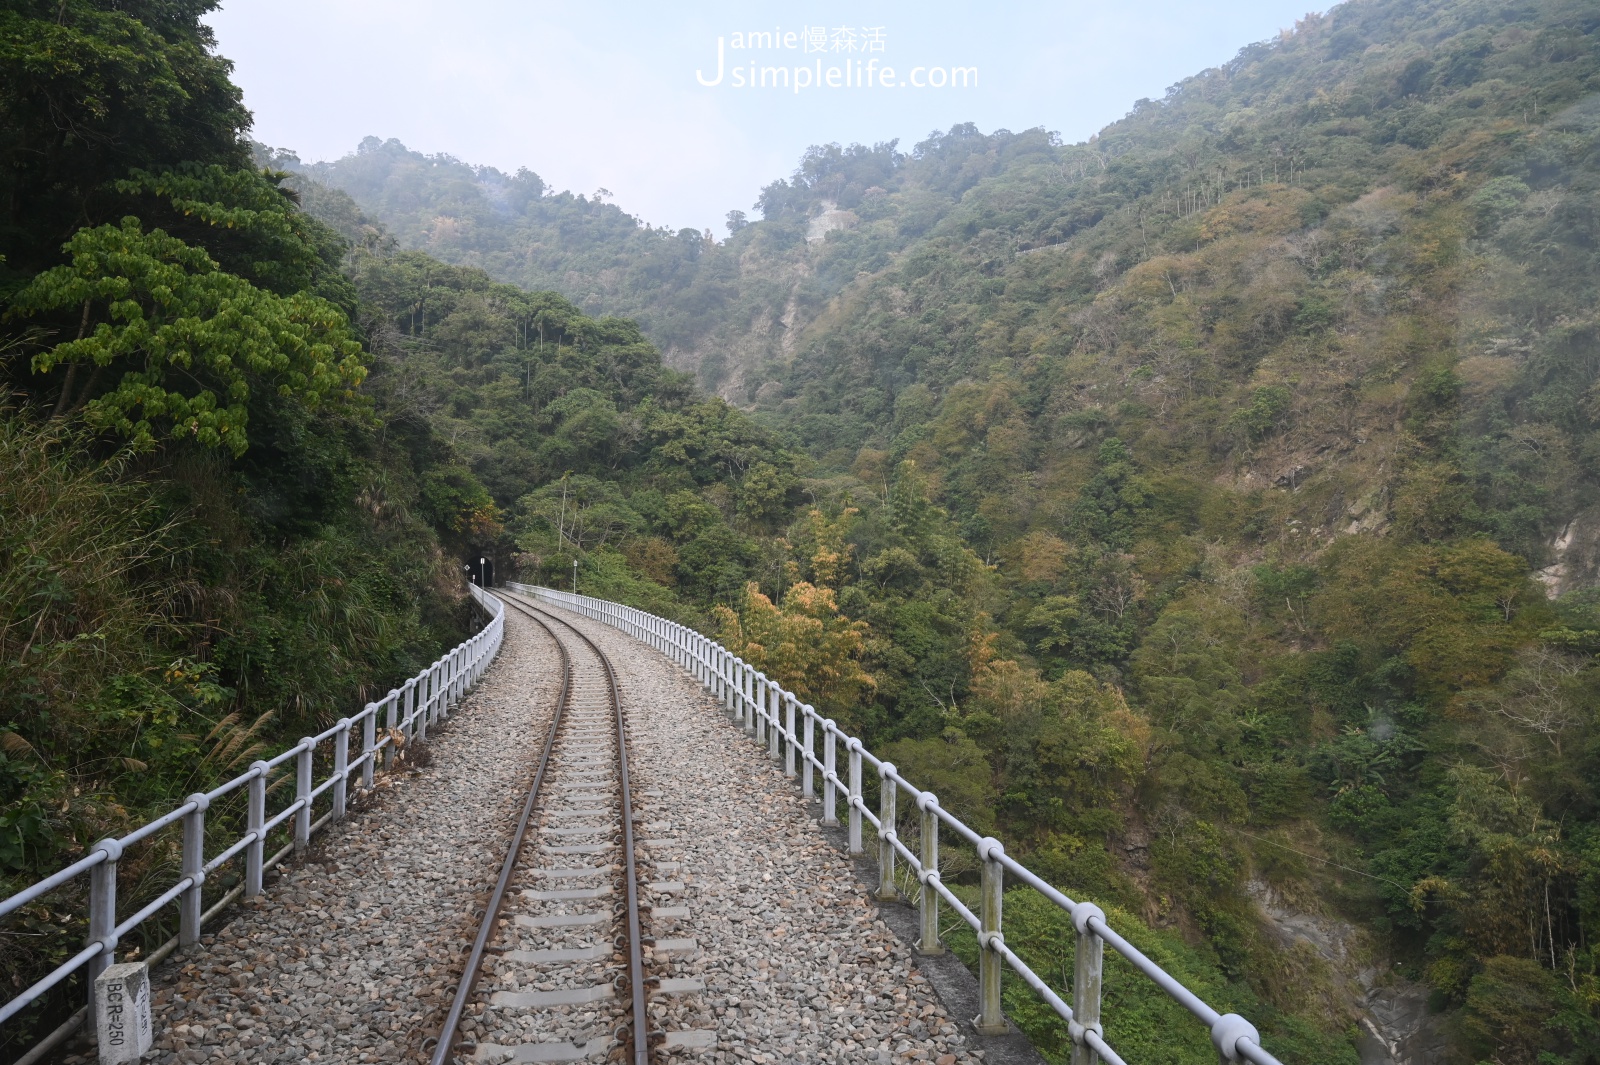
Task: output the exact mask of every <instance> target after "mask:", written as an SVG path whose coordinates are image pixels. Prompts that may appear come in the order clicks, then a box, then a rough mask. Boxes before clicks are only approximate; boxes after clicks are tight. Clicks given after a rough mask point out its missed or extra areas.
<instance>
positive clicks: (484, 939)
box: [431, 599, 572, 1065]
mask: <svg viewBox="0 0 1600 1065" xmlns="http://www.w3.org/2000/svg"><path fill="white" fill-rule="evenodd" d="M505 601H506V600H505V599H501V602H505ZM511 605H513V606H516V607H517V608H518V609H519V610H521V611H522V612H523V613H524V614H526V613H528V610H527V609H526V608H525V607H522V606H521V605H519V604H516V603H513V604H511ZM532 620H533V621H534V623H535V624H537V625H538V626H539V627H540V628H542V629H544V631H545V632H546V633H547V634H548V635H549V637H550V640H551V642H552V643H554V644H555V645H556V650H557V651H559V652H560V653H561V691H560V693H559V694H557V696H556V704H555V714H554V716H553V717H552V719H551V721H550V732H549V734H548V735H547V736H545V738H544V750H543V751H541V752H540V754H539V767H538V768H537V769H535V770H534V773H533V785H532V786H531V787H529V788H528V797H527V799H526V800H524V802H523V804H522V816H521V817H520V818H518V820H517V827H516V830H515V831H514V832H512V834H511V845H510V846H509V847H507V848H506V858H505V861H503V862H501V863H500V878H499V879H498V880H496V881H495V884H494V890H493V891H491V892H490V893H489V901H488V902H487V903H485V904H484V908H483V923H482V924H480V925H479V926H478V934H477V935H476V936H475V937H474V938H473V940H472V950H471V952H470V953H469V954H468V955H467V964H466V967H465V968H464V969H462V972H461V979H460V980H459V981H458V982H457V983H456V995H455V999H454V1001H452V1002H451V1003H450V1012H449V1013H447V1014H445V1018H444V1024H443V1026H441V1027H440V1029H439V1035H438V1036H437V1039H438V1042H437V1044H436V1045H435V1046H434V1048H433V1057H432V1059H431V1065H445V1063H446V1062H447V1061H449V1059H450V1055H451V1054H452V1053H453V1052H454V1050H455V1047H454V1040H455V1037H456V1029H457V1028H458V1027H460V1025H461V1018H462V1015H463V1014H464V1013H465V1012H466V1009H467V1002H468V1001H469V1000H471V998H472V992H473V990H474V989H476V988H477V986H478V976H479V970H480V969H482V968H483V956H484V954H485V953H487V951H488V947H489V940H490V938H491V937H493V935H494V932H495V928H496V926H497V925H498V923H499V920H500V910H501V907H503V906H504V905H505V899H506V888H508V887H510V886H511V876H512V874H513V873H514V872H516V868H517V861H518V859H519V858H520V857H521V856H522V844H523V840H524V839H525V837H526V836H527V834H528V823H529V822H530V821H531V820H533V811H534V808H535V807H536V806H537V805H538V802H539V789H540V787H541V786H542V785H543V784H544V771H545V769H546V768H547V767H548V766H549V765H550V752H551V751H552V750H553V749H554V748H555V744H556V736H557V734H558V733H559V732H560V731H561V718H562V716H563V714H564V712H565V711H566V708H567V701H568V699H569V698H571V696H572V656H571V655H569V654H568V653H567V648H566V646H565V645H564V644H562V642H561V640H560V639H558V638H557V637H556V634H555V632H554V631H553V630H552V629H551V628H550V626H548V625H546V624H545V623H544V622H543V621H540V620H539V619H538V618H533V619H532Z"/></svg>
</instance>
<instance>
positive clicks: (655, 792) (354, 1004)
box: [68, 611, 984, 1065]
mask: <svg viewBox="0 0 1600 1065" xmlns="http://www.w3.org/2000/svg"><path fill="white" fill-rule="evenodd" d="M563 616H564V617H566V618H568V620H570V621H571V622H572V623H573V624H574V625H575V626H577V627H579V628H581V629H582V630H583V631H584V632H585V633H587V634H588V635H589V636H590V637H591V638H592V639H594V640H595V641H596V643H598V644H599V646H600V647H601V648H602V649H603V650H604V651H605V652H606V653H607V654H608V655H609V656H610V657H611V659H612V662H613V664H614V666H615V668H616V670H617V673H618V680H619V683H620V686H621V691H622V698H623V702H624V708H625V710H626V712H627V714H628V719H629V722H630V729H631V745H632V746H631V750H632V752H633V754H632V757H633V762H634V767H635V768H634V773H635V785H634V786H635V788H636V789H638V790H640V791H644V790H648V791H649V792H650V793H651V799H650V801H651V804H652V807H651V809H649V811H648V816H649V820H650V821H651V822H652V824H651V826H650V828H651V829H652V831H650V832H646V833H644V835H645V837H646V838H647V839H648V840H649V841H650V842H649V843H648V846H649V847H650V848H651V850H652V857H653V859H654V860H655V861H656V862H658V863H664V862H670V863H673V864H672V865H671V868H673V869H674V870H675V872H674V874H673V875H674V878H675V880H676V881H678V882H680V883H681V887H679V888H676V897H675V899H674V902H677V903H679V904H680V905H681V906H682V907H685V908H687V915H686V916H685V917H683V918H681V919H680V920H679V922H678V923H677V925H675V926H674V928H673V929H671V930H666V929H663V930H661V931H657V932H656V933H655V934H656V935H657V937H658V938H659V937H662V936H663V935H667V936H672V937H675V942H676V943H677V944H678V947H677V949H676V950H675V951H674V952H673V953H672V955H671V957H670V958H668V957H667V956H666V952H665V951H663V957H662V958H660V959H657V964H656V966H655V970H656V971H657V972H658V973H667V974H669V978H677V979H681V980H685V981H688V982H692V983H694V984H696V985H698V986H701V987H703V990H700V991H698V992H697V993H694V994H681V995H670V996H665V995H664V996H660V997H659V998H657V999H654V1000H653V1003H652V1007H651V1010H652V1015H653V1016H652V1020H653V1023H654V1024H655V1026H656V1027H657V1028H659V1029H661V1030H663V1031H674V1032H688V1031H693V1032H696V1033H699V1037H698V1038H694V1039H691V1040H689V1041H688V1042H689V1043H691V1044H693V1045H683V1044H680V1045H669V1046H666V1047H662V1048H659V1049H658V1050H657V1051H656V1056H655V1060H658V1061H659V1060H668V1061H682V1062H690V1061H695V1062H713V1061H715V1062H736V1061H751V1062H763V1063H764V1062H790V1061H800V1062H805V1061H815V1062H886V1063H888V1062H893V1063H901V1062H912V1061H926V1062H930V1063H934V1065H955V1063H956V1062H963V1063H975V1062H980V1061H982V1060H983V1058H984V1053H983V1051H981V1050H976V1049H973V1048H972V1046H971V1043H970V1036H969V1034H968V1033H970V1028H968V1026H966V1025H965V1024H963V1025H961V1026H960V1027H959V1028H958V1026H957V1025H956V1024H955V1023H954V1021H953V1019H952V1018H951V1017H950V1016H949V1015H948V1013H947V1011H946V1009H945V1008H944V1006H943V1005H942V1004H941V1002H940V1001H939V999H938V997H937V996H936V995H935V993H934V991H933V987H932V985H931V984H930V983H929V981H928V979H927V977H926V976H925V975H924V973H923V972H921V971H920V970H919V966H918V965H917V964H916V962H915V959H914V957H913V955H912V954H911V952H910V950H909V948H908V947H907V946H906V945H905V944H904V943H903V942H902V941H901V940H900V939H898V938H897V937H896V936H895V935H894V933H893V932H892V931H891V930H890V929H889V928H888V926H887V925H885V924H884V922H883V921H882V920H881V919H880V917H879V916H878V912H877V909H876V906H875V904H874V903H872V902H870V901H869V899H868V898H867V896H866V894H865V892H864V891H863V890H862V887H861V884H860V882H859V881H858V879H857V876H856V873H855V871H854V869H853V868H852V866H851V864H850V861H849V860H848V858H847V857H846V856H844V855H843V854H841V853H840V852H839V850H838V849H837V847H836V846H835V845H834V844H833V843H832V842H831V841H830V840H829V839H828V838H827V837H826V836H825V835H824V833H823V830H822V829H821V828H820V827H819V826H818V825H817V823H816V821H815V820H814V818H813V816H811V815H812V813H813V812H814V809H815V807H810V808H808V806H807V804H806V803H805V802H804V801H803V800H802V799H801V798H800V797H799V794H798V791H797V790H796V789H795V788H794V786H793V784H792V783H790V782H789V781H787V780H786V779H785V778H784V776H783V774H782V771H781V769H780V768H779V767H777V766H776V765H775V764H774V763H773V762H771V761H770V760H769V759H768V758H767V757H766V756H765V754H764V753H763V752H762V751H761V750H760V749H758V748H757V747H756V746H755V744H753V743H750V742H747V741H745V740H743V739H741V738H740V737H739V736H738V733H737V732H736V730H735V729H734V728H733V727H732V726H730V725H729V724H728V722H727V719H726V718H725V717H724V716H723V714H722V712H721V710H720V708H718V707H717V706H716V704H715V703H714V702H713V701H711V700H710V699H709V698H708V697H707V696H706V695H705V694H704V693H703V692H702V691H701V689H700V688H699V686H698V685H697V684H696V683H695V682H694V681H693V680H691V679H690V678H689V677H688V676H686V675H685V674H684V673H683V672H682V671H680V670H679V669H678V668H677V667H675V666H673V665H672V664H670V663H669V662H668V661H667V660H666V659H665V658H663V657H662V656H661V655H659V654H657V653H656V652H655V651H653V650H651V649H649V648H647V647H645V646H644V645H642V644H640V643H638V642H636V641H634V640H632V639H631V638H629V637H627V636H625V635H623V634H621V633H618V632H616V631H615V630H612V629H609V628H607V627H605V626H603V625H599V624H597V623H594V622H590V621H588V620H586V619H583V618H580V617H577V616H576V615H568V614H563ZM556 661H557V655H556V651H555V648H554V647H553V645H552V644H551V639H550V637H549V636H548V635H546V634H545V633H543V632H542V631H540V630H539V629H538V627H537V626H536V625H534V624H533V623H532V622H530V621H528V620H526V619H525V618H523V617H521V616H519V615H518V614H517V612H516V611H508V613H507V619H506V641H505V645H504V647H503V649H502V650H501V652H500V657H499V659H498V661H497V662H496V663H495V665H494V667H493V668H492V670H491V671H490V673H489V675H488V676H487V677H486V678H485V680H484V681H483V682H482V683H481V684H480V685H479V686H478V688H477V689H476V690H475V691H474V692H473V693H472V694H471V695H470V696H469V697H468V698H467V699H466V701H465V703H464V705H463V706H462V707H460V708H459V709H458V710H457V711H456V713H455V714H454V715H453V716H452V718H451V720H450V722H449V724H448V725H447V726H446V727H445V728H444V729H443V730H441V731H439V732H438V733H435V734H434V735H433V736H432V738H431V740H430V743H429V744H428V747H427V757H425V758H419V759H417V760H416V763H415V764H413V765H411V766H409V767H403V768H401V769H400V770H399V771H398V772H396V773H394V774H393V776H392V777H391V778H390V782H389V783H388V785H387V786H385V787H383V788H380V789H379V791H378V792H377V793H376V795H375V796H374V797H373V798H372V799H370V800H368V801H367V802H366V803H364V804H363V806H362V807H361V808H360V809H358V810H355V811H354V812H353V813H352V814H351V816H350V818H349V819H348V821H346V822H345V823H344V824H342V825H339V826H334V827H333V828H331V830H330V831H329V832H327V833H326V834H325V835H324V836H323V837H321V839H320V840H319V842H318V843H317V845H315V846H314V847H313V848H312V850H311V851H310V853H309V854H308V856H307V860H305V861H304V862H303V863H301V864H299V865H297V866H296V867H294V868H292V869H290V870H289V871H287V872H286V873H284V875H283V876H282V877H281V878H280V879H279V882H277V883H276V884H274V885H273V886H272V887H271V888H270V889H269V891H268V892H267V894H266V895H265V896H264V898H263V899H262V900H261V901H260V902H258V903H257V904H254V905H250V906H242V907H240V909H239V910H238V911H237V915H236V916H235V917H234V918H233V919H232V920H231V921H229V922H228V923H227V924H225V925H223V926H221V927H220V928H218V930H217V931H216V932H214V933H213V934H210V935H207V936H205V937H204V939H203V941H202V943H201V945H200V946H199V947H198V948H195V949H194V950H192V951H190V952H189V953H188V954H186V955H184V956H182V957H180V958H177V959H174V960H172V961H169V962H168V963H167V964H166V965H164V966H162V967H161V968H159V969H158V970H157V972H156V974H155V978H154V985H155V989H156V990H155V1026H156V1031H157V1043H156V1049H155V1050H154V1051H153V1052H152V1053H151V1054H150V1055H149V1056H148V1057H147V1060H152V1061H156V1062H161V1063H163V1065H166V1063H177V1062H183V1063H197V1062H213V1061H226V1062H262V1063H268V1062H336V1063H345V1062H416V1061H422V1060H425V1059H424V1055H423V1051H422V1042H423V1040H424V1038H425V1037H427V1036H429V1035H431V1034H433V1033H434V1032H435V1031H437V1028H438V1024H439V1021H440V1020H441V1019H442V1017H443V1014H444V1011H445V1009H446V1008H447V1007H448V1003H449V992H450V991H451V990H452V989H453V987H454V985H455V983H456V980H457V979H458V977H459V972H458V969H459V967H460V963H461V959H462V957H463V954H464V951H465V950H466V948H467V946H468V944H469V943H470V940H471V937H472V935H473V933H474V931H475V928H476V918H477V912H476V911H477V910H478V908H479V907H480V906H481V904H482V901H483V899H484V898H485V897H486V895H487V893H488V889H489V886H490V885H491V883H492V882H493V879H494V876H495V873H496V871H497V869H498V866H499V863H500V861H501V859H502V858H503V851H504V846H505V842H506V840H507V839H508V838H509V835H510V829H511V826H512V824H513V823H514V820H515V817H516V814H517V813H518V811H519V809H520V804H521V801H522V797H523V795H524V794H525V790H526V788H527V786H528V784H529V783H530V781H531V775H532V767H533V765H534V763H535V760H536V758H537V754H538V751H539V748H540V745H541V744H542V742H543V739H544V736H545V734H546V732H547V730H548V728H549V721H550V713H551V710H552V703H553V700H554V698H555V694H556V691H557V687H558V684H557V679H558V678H556V677H555V675H554V671H555V663H556ZM684 939H692V940H693V947H692V949H683V945H682V942H681V941H682V940H684ZM490 964H491V965H495V966H504V965H508V964H513V963H512V962H508V961H506V960H504V959H501V960H496V961H492V962H490ZM529 979H531V980H533V981H535V984H534V986H537V983H536V982H537V975H536V974H529ZM469 1023H470V1025H471V1027H470V1028H466V1029H464V1030H463V1037H464V1038H465V1039H467V1040H468V1041H471V1042H476V1043H478V1044H480V1049H479V1052H478V1054H477V1055H475V1056H474V1058H473V1059H470V1060H478V1061H485V1062H492V1061H494V1060H495V1055H496V1054H497V1053H498V1052H497V1051H494V1050H493V1049H491V1048H492V1046H493V1045H494V1044H499V1043H502V1042H504V1043H512V1042H523V1041H526V1040H527V1039H528V1038H529V1036H530V1034H531V1033H529V1032H527V1031H525V1030H524V1029H523V1028H522V1027H521V1026H520V1024H519V1022H518V1018H516V1017H515V1016H512V1015H510V1014H509V1013H507V1012H506V1011H503V1010H498V1009H496V1008H495V1007H490V1008H489V1009H487V1010H485V1011H482V1012H479V1013H477V1014H476V1015H475V1016H474V1017H473V1019H472V1020H471V1021H470V1022H469ZM610 1054H611V1056H615V1055H616V1054H617V1052H616V1051H610ZM606 1056H607V1051H597V1052H596V1054H595V1055H594V1056H593V1060H597V1061H598V1060H604V1058H605V1057H606ZM68 1060H69V1061H73V1060H76V1061H88V1060H90V1059H86V1058H84V1059H68Z"/></svg>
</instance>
